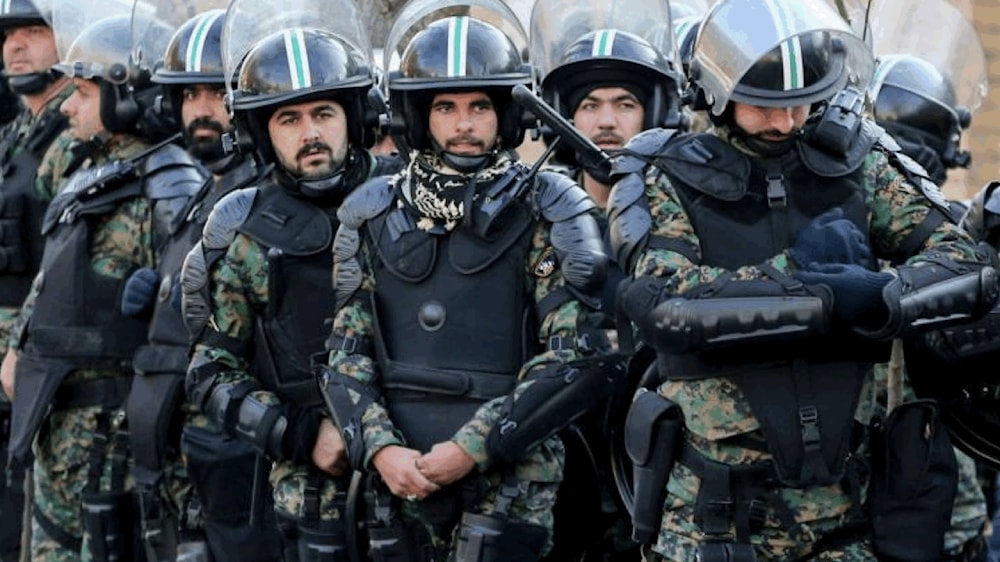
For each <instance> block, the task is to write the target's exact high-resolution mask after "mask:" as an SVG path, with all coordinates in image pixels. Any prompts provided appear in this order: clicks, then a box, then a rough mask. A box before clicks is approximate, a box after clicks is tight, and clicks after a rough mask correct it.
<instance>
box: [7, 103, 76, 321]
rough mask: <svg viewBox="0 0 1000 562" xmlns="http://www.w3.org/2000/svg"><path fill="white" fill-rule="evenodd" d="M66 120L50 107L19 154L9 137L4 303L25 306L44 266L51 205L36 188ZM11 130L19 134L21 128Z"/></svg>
mask: <svg viewBox="0 0 1000 562" xmlns="http://www.w3.org/2000/svg"><path fill="white" fill-rule="evenodd" d="M66 123H67V121H66V117H65V116H64V115H62V114H61V113H60V112H59V111H58V109H49V110H46V111H45V112H44V113H42V114H41V115H39V117H38V122H37V123H36V125H35V127H34V129H33V132H32V134H30V136H29V138H26V139H23V140H22V141H21V142H22V143H23V146H22V147H21V150H19V151H18V152H17V154H16V155H14V154H13V153H14V151H15V150H16V149H17V146H15V143H16V142H17V139H14V138H8V139H4V143H3V148H4V149H5V150H3V153H2V154H0V158H2V161H0V178H2V179H0V182H2V183H0V306H7V307H18V306H20V305H21V303H22V302H23V301H24V298H25V297H26V296H27V295H28V290H29V288H30V287H31V280H32V279H33V278H34V276H35V272H37V271H38V266H39V265H40V264H41V260H42V251H43V248H44V239H43V238H42V235H41V232H42V216H43V215H44V213H45V206H46V205H45V203H44V202H42V201H41V200H40V199H39V197H38V193H37V192H36V191H35V176H36V175H37V172H38V166H39V164H41V160H42V157H43V156H44V155H45V151H46V150H47V149H48V147H49V145H50V144H52V141H53V140H55V138H56V137H57V136H58V135H59V133H60V132H62V131H63V130H64V129H65V128H66ZM15 125H16V123H15ZM5 132H6V133H8V135H9V136H11V137H13V135H16V133H17V131H16V126H12V127H9V128H7V129H6V130H5Z"/></svg>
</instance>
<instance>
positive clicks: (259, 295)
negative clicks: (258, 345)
mask: <svg viewBox="0 0 1000 562" xmlns="http://www.w3.org/2000/svg"><path fill="white" fill-rule="evenodd" d="M267 288H268V267H267V257H266V254H265V252H264V249H263V248H262V247H261V246H260V245H259V244H258V243H257V242H254V241H253V240H251V239H250V238H248V237H246V236H244V235H242V234H237V235H236V237H235V238H234V239H233V242H232V243H231V244H230V245H229V248H227V249H226V254H225V255H224V256H223V257H222V258H221V259H220V260H219V261H218V262H216V263H215V264H214V265H213V266H212V269H211V271H210V272H209V294H210V300H209V302H210V305H211V308H212V311H211V314H210V315H209V319H208V325H207V326H206V327H205V330H204V331H203V336H202V337H200V338H199V339H198V340H197V341H195V343H194V353H193V355H192V358H191V365H204V364H206V363H216V364H217V365H218V366H219V367H220V368H221V372H220V375H219V378H218V379H217V382H218V383H232V384H239V383H242V382H250V383H251V384H254V385H255V386H257V387H260V386H261V385H260V381H258V380H257V379H256V377H255V376H254V375H253V374H251V372H250V369H249V363H248V361H247V357H243V356H240V355H238V354H236V353H234V352H233V351H230V350H229V349H225V348H222V347H220V346H218V345H212V344H210V343H207V342H206V339H208V338H207V337H206V336H207V335H208V334H210V333H211V332H215V334H216V337H217V336H218V335H221V336H223V339H229V340H232V341H233V342H235V343H236V345H234V346H233V348H234V349H235V348H240V347H243V348H245V349H249V348H250V346H251V344H252V338H253V330H254V322H255V321H256V318H257V311H259V310H261V309H263V308H264V307H266V306H267ZM213 339H214V338H213ZM240 344H242V345H240ZM251 395H252V396H253V397H254V398H256V399H257V400H260V401H261V403H263V404H266V405H274V404H278V403H280V401H279V400H278V398H277V396H276V395H274V394H273V393H271V392H269V391H264V390H257V391H254V392H252V393H251Z"/></svg>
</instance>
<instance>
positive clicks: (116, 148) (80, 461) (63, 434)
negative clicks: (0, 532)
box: [10, 136, 168, 561]
mask: <svg viewBox="0 0 1000 562" xmlns="http://www.w3.org/2000/svg"><path fill="white" fill-rule="evenodd" d="M147 148H149V145H148V144H146V143H145V142H144V141H142V140H140V139H139V138H137V137H131V136H123V137H119V140H113V141H112V142H111V144H110V145H109V146H108V147H107V149H106V150H105V151H101V152H99V153H95V154H92V156H91V158H90V159H89V160H88V161H87V162H85V163H84V166H83V167H82V168H81V170H80V172H79V173H81V174H82V173H86V170H87V169H88V168H91V167H96V166H100V165H101V164H103V163H106V162H108V161H111V160H117V159H122V160H124V159H129V158H132V157H135V156H136V155H138V154H140V153H141V152H143V151H144V150H146V149H147ZM53 169H54V170H55V172H54V173H55V174H58V166H57V167H54V168H53ZM89 251H90V256H91V264H92V266H93V270H94V272H96V273H97V274H99V275H101V276H106V277H109V278H112V279H123V278H124V277H125V276H126V275H127V274H128V273H129V272H130V271H131V270H132V269H134V268H136V267H140V266H150V267H151V266H153V265H154V264H155V263H156V261H157V256H156V253H155V251H154V249H153V219H152V212H151V202H150V200H148V199H147V198H145V197H141V196H140V197H131V198H128V199H125V200H123V201H121V203H120V204H118V205H117V206H116V207H114V208H113V209H111V210H109V211H108V212H107V213H105V214H103V215H102V216H101V217H100V219H99V220H98V221H97V225H96V226H95V228H94V230H93V237H92V239H91V243H90V248H89ZM42 279H43V276H42V275H41V274H40V275H39V276H38V277H37V278H36V280H35V284H34V285H33V287H32V291H31V293H30V294H29V296H28V298H27V300H26V301H25V303H24V306H23V307H22V309H21V314H20V317H19V318H18V321H17V324H16V325H15V328H14V331H13V334H12V336H11V341H10V345H11V347H13V348H15V349H18V350H19V354H20V355H22V357H21V358H20V359H21V362H20V363H19V366H18V381H20V378H21V377H25V376H27V375H26V374H25V373H24V368H25V365H23V359H24V358H23V349H24V348H23V347H22V346H24V345H26V344H27V345H28V346H30V345H31V341H32V325H31V318H32V315H33V312H34V309H35V303H36V300H37V298H38V296H39V293H40V292H41V290H42V286H43V283H42ZM80 304H82V303H80ZM131 374H132V373H131V368H130V367H127V368H126V369H124V370H121V371H118V370H99V369H78V370H75V371H72V372H70V373H69V375H68V376H67V377H66V378H65V379H64V380H63V382H62V383H61V385H60V388H66V387H68V386H72V385H76V384H79V383H82V382H84V381H97V380H111V379H117V380H121V378H122V377H123V376H130V375H131ZM58 395H59V394H58V391H57V396H58ZM19 397H20V396H19ZM107 398H109V399H110V398H111V397H107ZM119 399H120V400H123V399H124V396H119ZM123 421H124V414H123V412H122V411H121V410H120V409H118V410H115V411H113V412H109V411H108V409H107V408H106V407H104V406H100V405H97V406H84V407H79V408H75V407H68V408H60V407H58V406H57V407H56V408H55V411H52V412H51V413H50V414H49V415H48V416H47V417H45V418H44V420H43V422H42V427H41V429H40V430H39V432H38V434H37V437H36V439H35V442H34V445H33V447H32V450H33V453H34V457H35V460H34V469H33V470H34V474H35V482H34V511H35V517H34V518H33V520H32V543H31V559H32V560H38V561H42V560H45V561H75V560H81V559H83V560H86V559H89V554H90V552H89V548H88V547H87V543H88V541H89V540H90V537H89V536H85V533H84V528H83V522H82V520H81V498H82V497H83V495H84V492H85V487H87V486H88V484H89V483H90V479H91V477H92V476H94V475H91V474H90V471H92V470H94V468H95V467H94V466H93V462H94V461H95V460H97V458H96V457H95V456H94V454H95V453H94V450H95V449H98V450H101V451H102V452H103V454H102V455H100V461H99V462H101V464H102V466H101V467H100V468H101V472H100V474H99V477H100V489H101V490H113V489H114V487H117V486H121V485H124V486H125V488H126V489H127V488H130V487H131V486H132V483H131V479H130V477H129V476H128V475H126V474H124V472H125V470H126V468H127V467H126V463H127V460H126V456H123V455H127V450H126V449H127V448H126V447H125V446H124V444H123V442H122V438H118V437H114V436H113V435H114V434H115V433H116V430H117V429H118V428H120V427H122V425H121V424H122V422H123ZM118 435H121V434H118ZM109 438H110V442H109V441H108V439H109ZM164 499H165V500H167V499H168V498H164ZM123 523H125V522H123Z"/></svg>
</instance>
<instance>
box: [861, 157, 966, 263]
mask: <svg viewBox="0 0 1000 562" xmlns="http://www.w3.org/2000/svg"><path fill="white" fill-rule="evenodd" d="M863 174H864V180H863V181H864V186H865V190H866V194H867V199H868V201H869V209H870V213H871V221H870V227H871V239H872V245H873V249H874V250H875V253H876V255H877V256H879V257H884V256H895V255H899V254H900V253H901V251H902V248H903V247H904V244H905V242H906V240H907V238H908V237H909V236H910V235H911V234H912V233H913V232H914V230H915V229H916V228H918V227H919V226H920V224H921V223H923V221H924V219H925V218H926V217H927V215H928V214H929V213H930V212H931V210H932V209H933V206H932V203H931V201H930V199H929V198H928V196H927V195H925V194H924V193H922V192H921V191H920V190H919V189H917V188H916V187H914V186H913V185H912V184H910V183H909V182H908V181H906V180H905V179H904V177H903V175H902V174H901V173H900V172H898V171H897V170H896V169H895V168H893V167H892V165H891V164H890V163H889V159H888V158H887V157H886V155H885V154H883V153H882V152H880V151H872V152H871V153H870V154H869V155H868V158H867V159H866V160H865V167H864V170H863ZM929 251H934V252H937V253H940V254H944V255H946V256H948V257H949V258H951V259H953V260H956V261H975V262H978V261H981V260H980V258H978V257H977V256H976V248H975V241H973V239H972V237H971V236H969V234H968V233H966V232H964V231H962V229H960V228H959V227H958V226H957V225H955V224H954V223H952V222H950V221H944V222H943V223H942V224H941V225H940V226H938V227H937V228H936V229H935V230H934V231H933V232H932V233H931V234H930V236H929V237H928V238H927V240H926V241H925V242H924V246H923V248H922V249H921V251H920V252H919V253H917V254H916V255H914V256H911V257H910V258H909V259H907V261H906V263H907V264H915V263H919V262H923V261H927V257H926V255H925V253H926V252H929Z"/></svg>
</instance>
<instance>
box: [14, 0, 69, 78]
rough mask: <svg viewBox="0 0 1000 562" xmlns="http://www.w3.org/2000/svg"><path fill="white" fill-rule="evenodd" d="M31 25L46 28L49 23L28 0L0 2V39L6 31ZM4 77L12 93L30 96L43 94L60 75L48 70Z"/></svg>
mask: <svg viewBox="0 0 1000 562" xmlns="http://www.w3.org/2000/svg"><path fill="white" fill-rule="evenodd" d="M32 25H44V26H46V27H47V26H48V25H49V23H48V21H47V20H46V19H45V16H44V15H43V14H42V12H40V11H39V10H38V8H37V7H36V6H35V5H34V4H32V3H31V1H30V0H3V1H0V37H2V36H3V35H4V34H5V33H6V32H7V30H8V29H12V28H15V27H27V26H32ZM2 43H3V41H2V39H0V44H2ZM4 76H6V78H7V82H8V86H9V87H10V90H11V91H12V92H14V93H15V94H19V95H26V96H30V95H34V94H40V93H41V92H43V91H44V90H45V88H47V87H48V86H49V84H51V83H53V82H55V81H56V80H57V79H58V78H59V76H60V74H59V72H58V71H56V70H53V69H48V70H44V71H39V72H31V73H28V74H18V75H14V76H10V75H7V74H6V73H4Z"/></svg>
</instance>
